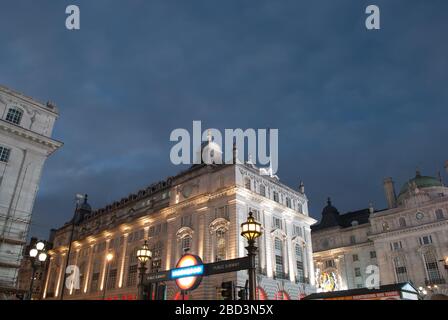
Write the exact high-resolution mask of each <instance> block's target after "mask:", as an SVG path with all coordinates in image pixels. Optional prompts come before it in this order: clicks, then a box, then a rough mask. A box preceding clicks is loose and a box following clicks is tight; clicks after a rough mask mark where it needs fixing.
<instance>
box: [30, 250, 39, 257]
mask: <svg viewBox="0 0 448 320" xmlns="http://www.w3.org/2000/svg"><path fill="white" fill-rule="evenodd" d="M38 253H39V251H38V250H37V249H36V248H33V249H31V250H30V257H32V258H36V256H37V254H38Z"/></svg>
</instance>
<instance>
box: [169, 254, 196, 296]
mask: <svg viewBox="0 0 448 320" xmlns="http://www.w3.org/2000/svg"><path fill="white" fill-rule="evenodd" d="M203 274H204V264H203V263H202V260H201V258H199V257H198V256H196V255H193V254H189V253H187V254H184V255H183V256H182V257H181V258H180V259H179V261H178V262H177V264H176V268H175V269H172V270H171V279H175V280H176V285H177V286H178V287H179V289H181V290H184V291H187V290H193V289H196V288H197V287H198V286H199V284H200V283H201V280H202V275H203Z"/></svg>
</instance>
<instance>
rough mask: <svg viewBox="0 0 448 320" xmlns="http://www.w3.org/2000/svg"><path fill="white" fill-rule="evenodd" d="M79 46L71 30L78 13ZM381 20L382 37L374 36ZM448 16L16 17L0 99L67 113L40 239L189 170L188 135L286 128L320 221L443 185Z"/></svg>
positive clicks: (188, 11) (58, 6) (48, 177)
mask: <svg viewBox="0 0 448 320" xmlns="http://www.w3.org/2000/svg"><path fill="white" fill-rule="evenodd" d="M69 4H77V5H79V6H80V9H81V30H79V31H68V30H67V29H66V28H65V18H66V14H65V7H66V6H67V5H69ZM369 4H376V5H378V6H379V7H380V9H381V30H376V31H368V30H366V28H365V26H364V21H365V18H366V17H367V15H366V14H365V13H364V11H365V8H366V6H367V5H369ZM447 10H448V2H447V1H446V0H440V1H438V0H431V1H423V0H421V1H411V0H403V1H399V0H394V1H390V0H387V1H382V0H371V1H360V0H338V1H334V0H328V1H327V0H325V1H324V0H315V1H298V0H293V1H286V0H279V1H272V0H268V1H263V0H246V1H245V0H225V1H224V0H221V1H213V0H204V1H198V0H193V1H170V0H161V1H149V0H130V1H112V0H107V1H106V0H104V1H102V0H94V1H92V0H89V1H79V0H71V1H52V0H40V1H31V0H29V1H20V0H15V1H2V6H1V9H0V45H1V47H0V83H1V84H3V85H5V86H8V87H11V88H13V89H15V90H17V91H20V92H23V93H25V94H26V95H28V96H32V97H34V98H35V99H37V100H39V101H42V102H46V101H48V100H51V101H54V102H55V103H56V104H57V105H58V107H59V110H60V118H59V119H58V121H57V123H56V126H55V130H54V135H53V137H54V138H55V139H57V140H60V141H63V142H64V146H63V147H62V148H61V149H60V150H58V151H57V152H56V153H55V154H54V155H53V156H52V157H51V158H50V159H49V160H48V161H47V162H46V165H45V169H44V172H43V176H42V180H41V184H40V190H39V193H38V197H37V200H36V203H35V207H34V213H33V221H32V228H31V233H30V235H37V236H39V237H41V238H46V237H47V235H48V231H49V229H50V228H52V227H59V226H61V225H62V224H63V223H64V222H65V221H67V220H68V219H70V217H71V216H72V214H73V209H74V194H75V193H88V194H89V197H90V203H91V205H92V206H93V207H94V208H99V207H102V206H104V205H105V204H107V203H109V202H113V201H115V200H119V199H121V198H122V197H124V196H127V195H128V194H130V193H132V192H135V191H137V190H139V189H140V188H143V187H145V186H147V185H149V184H151V183H153V182H156V181H158V180H161V179H164V178H166V177H168V176H171V175H175V174H176V173H177V172H179V171H180V170H183V169H184V167H178V166H174V165H172V164H171V163H170V160H169V151H170V148H171V147H172V146H173V143H172V142H170V141H169V135H170V132H171V131H172V130H173V129H175V128H186V129H188V130H189V131H191V130H192V121H193V120H202V123H203V129H205V128H209V127H214V128H218V129H224V128H243V129H246V128H278V129H279V171H278V175H279V176H280V179H281V181H282V182H284V183H286V184H287V185H289V186H291V187H293V188H297V187H298V185H299V182H300V180H303V181H304V183H305V187H306V193H307V195H308V197H309V199H310V211H311V214H312V216H314V217H316V218H319V217H320V213H321V210H322V208H323V206H324V205H325V201H326V198H327V197H328V196H331V198H332V199H333V204H334V205H335V206H336V207H338V209H339V210H340V211H341V212H344V211H350V210H356V209H360V208H365V207H367V206H368V203H369V202H373V203H374V206H375V207H376V208H377V209H379V208H383V207H385V205H386V204H385V200H384V195H383V189H382V180H383V178H384V177H387V176H392V177H393V178H394V180H395V181H396V188H397V189H398V188H399V187H401V185H402V184H403V183H404V182H405V181H406V180H407V179H409V178H411V177H413V176H414V175H415V170H416V168H417V167H418V168H419V169H420V170H421V171H422V174H425V175H431V176H436V175H437V172H438V171H441V172H442V175H443V177H444V178H445V180H446V181H448V177H447V175H446V174H445V173H444V172H443V163H444V161H445V160H446V159H448V154H447V131H448V130H447V125H446V124H447V119H448V108H447V107H448V105H447V102H448V90H447V83H448V72H447V71H448V62H447V61H448V58H447V57H448V41H447V32H448V20H447V18H446V13H447Z"/></svg>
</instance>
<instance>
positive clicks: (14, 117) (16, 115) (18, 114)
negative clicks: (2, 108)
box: [6, 108, 23, 125]
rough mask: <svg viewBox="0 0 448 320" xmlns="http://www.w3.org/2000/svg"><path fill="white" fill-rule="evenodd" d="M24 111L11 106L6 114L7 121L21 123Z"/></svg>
mask: <svg viewBox="0 0 448 320" xmlns="http://www.w3.org/2000/svg"><path fill="white" fill-rule="evenodd" d="M22 116H23V111H22V110H19V109H16V108H10V109H9V110H8V114H7V115H6V121H8V122H11V123H14V124H17V125H18V124H20V121H21V120H22Z"/></svg>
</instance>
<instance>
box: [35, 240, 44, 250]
mask: <svg viewBox="0 0 448 320" xmlns="http://www.w3.org/2000/svg"><path fill="white" fill-rule="evenodd" d="M44 248H45V243H43V242H42V241H39V242H38V243H36V249H37V250H39V251H41V250H43V249H44Z"/></svg>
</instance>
